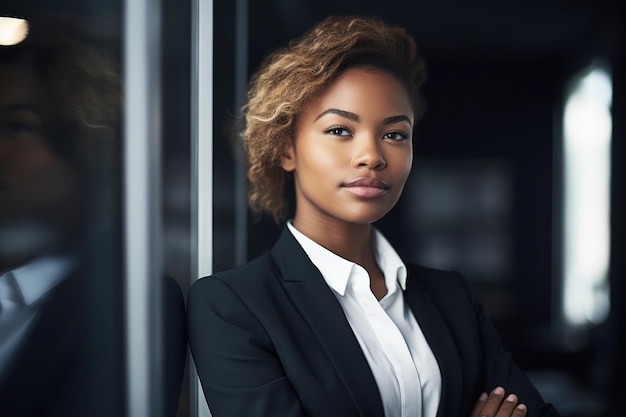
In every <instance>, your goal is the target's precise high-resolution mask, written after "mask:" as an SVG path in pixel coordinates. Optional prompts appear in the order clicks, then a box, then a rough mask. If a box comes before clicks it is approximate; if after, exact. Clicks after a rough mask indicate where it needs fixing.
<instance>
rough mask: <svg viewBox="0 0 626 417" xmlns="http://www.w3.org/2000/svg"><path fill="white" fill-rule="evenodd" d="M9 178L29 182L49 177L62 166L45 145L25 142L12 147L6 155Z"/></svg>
mask: <svg viewBox="0 0 626 417" xmlns="http://www.w3.org/2000/svg"><path fill="white" fill-rule="evenodd" d="M4 154H5V156H6V158H5V162H6V165H5V166H6V171H7V172H8V174H9V177H13V178H15V179H22V180H27V179H28V178H33V177H39V176H42V175H47V173H49V172H51V171H56V168H57V167H58V166H59V165H62V164H61V161H60V159H59V158H58V157H57V156H55V155H54V154H53V153H52V152H51V151H50V150H49V149H48V148H47V147H46V146H45V145H43V143H35V142H25V143H20V144H17V145H15V146H12V147H11V148H10V149H8V150H6V152H5V153H4Z"/></svg>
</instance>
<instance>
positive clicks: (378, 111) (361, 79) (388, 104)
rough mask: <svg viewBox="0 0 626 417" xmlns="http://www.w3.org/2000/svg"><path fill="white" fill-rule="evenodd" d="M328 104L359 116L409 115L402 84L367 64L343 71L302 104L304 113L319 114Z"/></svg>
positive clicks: (406, 97) (410, 107)
mask: <svg viewBox="0 0 626 417" xmlns="http://www.w3.org/2000/svg"><path fill="white" fill-rule="evenodd" d="M329 108H337V109H341V110H346V111H350V112H353V113H356V114H358V115H363V116H367V115H372V116H373V115H380V117H382V118H384V117H388V116H393V115H399V114H405V115H408V116H409V117H410V118H411V119H412V118H413V109H412V105H411V101H410V99H409V95H408V93H407V91H406V88H405V87H404V85H403V84H402V83H401V82H400V81H398V80H397V79H396V78H395V77H394V76H393V75H391V74H389V73H387V72H384V71H381V70H375V69H368V68H367V69H366V68H351V69H348V70H346V71H345V72H343V73H342V74H341V75H340V76H339V77H337V78H336V79H335V80H334V81H333V82H332V83H331V84H330V85H329V86H328V87H326V88H325V89H324V90H323V91H322V92H321V93H320V94H319V96H317V98H316V99H314V100H313V101H312V102H311V103H310V104H309V105H308V106H307V107H306V108H305V113H311V114H319V113H321V112H323V111H325V110H327V109H329Z"/></svg>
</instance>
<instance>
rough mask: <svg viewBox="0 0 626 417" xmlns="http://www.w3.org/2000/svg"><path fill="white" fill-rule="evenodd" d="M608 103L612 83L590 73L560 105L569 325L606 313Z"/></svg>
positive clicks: (600, 71) (599, 318)
mask: <svg viewBox="0 0 626 417" xmlns="http://www.w3.org/2000/svg"><path fill="white" fill-rule="evenodd" d="M611 98H612V83H611V78H610V77H609V75H608V73H607V72H606V71H604V70H603V69H600V68H594V69H592V70H590V71H588V72H587V73H586V74H584V75H583V76H582V77H580V79H578V80H577V81H576V83H575V85H574V87H573V89H572V91H571V93H570V95H569V97H568V99H567V103H566V106H565V113H564V118H563V125H564V152H563V157H564V177H563V178H564V192H565V193H564V205H563V210H564V213H563V215H564V229H563V245H564V259H563V271H564V288H563V312H564V316H565V319H566V321H567V323H569V324H573V325H581V324H586V323H599V322H601V321H603V320H604V319H606V317H607V316H608V313H609V309H610V305H609V283H608V265H609V245H610V232H609V207H610V171H611V134H612V119H611Z"/></svg>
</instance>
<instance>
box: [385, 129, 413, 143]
mask: <svg viewBox="0 0 626 417" xmlns="http://www.w3.org/2000/svg"><path fill="white" fill-rule="evenodd" d="M408 138H409V135H407V134H406V133H404V132H400V131H398V130H394V131H393V132H387V133H385V135H384V136H383V139H390V140H393V141H402V140H406V139H408Z"/></svg>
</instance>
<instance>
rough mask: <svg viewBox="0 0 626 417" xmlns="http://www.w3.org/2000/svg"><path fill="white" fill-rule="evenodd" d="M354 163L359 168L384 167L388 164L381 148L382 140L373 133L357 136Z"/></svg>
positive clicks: (354, 142)
mask: <svg viewBox="0 0 626 417" xmlns="http://www.w3.org/2000/svg"><path fill="white" fill-rule="evenodd" d="M353 144H354V148H355V149H354V154H353V155H354V156H353V165H354V166H355V167H357V168H369V169H383V168H384V167H386V166H387V162H386V161H385V157H384V156H383V153H382V152H381V150H380V145H381V142H380V140H378V139H377V138H376V137H375V136H373V135H367V136H362V137H359V138H355V140H354V141H353Z"/></svg>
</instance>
